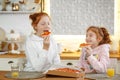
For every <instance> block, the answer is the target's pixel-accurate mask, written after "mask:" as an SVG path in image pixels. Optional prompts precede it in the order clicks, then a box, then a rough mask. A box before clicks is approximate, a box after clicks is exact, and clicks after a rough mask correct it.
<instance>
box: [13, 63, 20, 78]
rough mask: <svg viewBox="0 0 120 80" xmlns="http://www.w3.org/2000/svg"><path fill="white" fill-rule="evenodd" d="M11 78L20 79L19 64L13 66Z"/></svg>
mask: <svg viewBox="0 0 120 80" xmlns="http://www.w3.org/2000/svg"><path fill="white" fill-rule="evenodd" d="M11 76H12V78H17V77H19V65H18V64H17V63H13V64H11Z"/></svg>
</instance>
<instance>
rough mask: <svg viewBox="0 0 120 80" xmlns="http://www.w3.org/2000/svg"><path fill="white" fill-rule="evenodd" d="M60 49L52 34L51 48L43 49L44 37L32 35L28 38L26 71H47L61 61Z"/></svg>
mask: <svg viewBox="0 0 120 80" xmlns="http://www.w3.org/2000/svg"><path fill="white" fill-rule="evenodd" d="M59 53H60V49H59V47H58V45H57V43H56V42H55V41H54V40H53V38H52V37H51V36H50V47H49V50H48V51H47V50H44V49H43V38H41V37H39V36H37V35H34V34H33V35H31V36H30V37H28V39H27V40H26V44H25V54H26V58H27V64H26V66H25V69H24V70H25V71H47V70H48V69H49V68H50V67H51V66H52V65H53V64H59V63H60V56H59Z"/></svg>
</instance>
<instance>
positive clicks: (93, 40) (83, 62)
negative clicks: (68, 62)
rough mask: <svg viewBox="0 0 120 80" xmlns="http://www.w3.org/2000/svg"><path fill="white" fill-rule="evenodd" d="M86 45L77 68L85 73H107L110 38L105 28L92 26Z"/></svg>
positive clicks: (87, 35) (88, 32)
mask: <svg viewBox="0 0 120 80" xmlns="http://www.w3.org/2000/svg"><path fill="white" fill-rule="evenodd" d="M86 43H87V44H90V45H88V46H86V47H83V48H82V54H81V57H80V59H79V61H78V65H77V67H79V68H81V69H84V70H85V73H105V72H106V70H107V67H108V66H109V63H110V59H109V50H110V43H111V40H110V37H109V33H108V31H107V30H106V28H104V27H96V26H90V27H89V28H88V29H87V33H86Z"/></svg>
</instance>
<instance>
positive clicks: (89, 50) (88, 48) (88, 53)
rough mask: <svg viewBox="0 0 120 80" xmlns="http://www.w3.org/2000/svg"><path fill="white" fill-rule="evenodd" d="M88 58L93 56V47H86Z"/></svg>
mask: <svg viewBox="0 0 120 80" xmlns="http://www.w3.org/2000/svg"><path fill="white" fill-rule="evenodd" d="M85 48H86V56H87V57H89V56H90V55H91V52H92V48H91V46H86V47H85Z"/></svg>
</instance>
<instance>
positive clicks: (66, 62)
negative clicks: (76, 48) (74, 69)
mask: <svg viewBox="0 0 120 80" xmlns="http://www.w3.org/2000/svg"><path fill="white" fill-rule="evenodd" d="M77 62H78V60H61V64H62V65H67V66H76V65H77Z"/></svg>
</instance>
